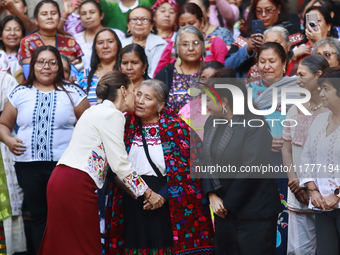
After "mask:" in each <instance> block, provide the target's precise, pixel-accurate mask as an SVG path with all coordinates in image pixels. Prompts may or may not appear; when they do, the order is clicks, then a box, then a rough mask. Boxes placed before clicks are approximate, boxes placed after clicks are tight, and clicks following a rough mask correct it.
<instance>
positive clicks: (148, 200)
mask: <svg viewBox="0 0 340 255" xmlns="http://www.w3.org/2000/svg"><path fill="white" fill-rule="evenodd" d="M150 194H151V196H150ZM144 196H145V200H144V206H143V208H144V210H155V209H157V208H160V207H162V206H163V204H164V203H165V201H166V199H165V198H164V197H162V196H161V195H159V194H158V193H156V192H154V191H152V190H151V189H150V188H148V189H147V190H146V191H145V193H144Z"/></svg>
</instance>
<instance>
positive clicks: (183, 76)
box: [155, 5, 206, 113]
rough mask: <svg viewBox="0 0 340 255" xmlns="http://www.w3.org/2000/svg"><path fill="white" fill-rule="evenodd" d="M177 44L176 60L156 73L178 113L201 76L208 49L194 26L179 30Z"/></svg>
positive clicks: (171, 105) (187, 101)
mask: <svg viewBox="0 0 340 255" xmlns="http://www.w3.org/2000/svg"><path fill="white" fill-rule="evenodd" d="M196 6H197V5H196ZM197 7H198V6H197ZM198 8H199V7H198ZM175 45H176V55H177V60H176V62H174V63H172V64H169V65H167V66H165V67H164V68H163V69H162V70H161V71H159V72H158V73H157V74H156V76H155V79H158V80H160V81H163V82H164V83H165V84H166V85H167V87H168V89H169V94H170V95H169V103H170V107H171V108H172V109H173V110H174V111H175V112H176V113H178V112H179V111H180V109H181V108H182V107H183V106H185V105H186V104H187V103H189V101H190V99H191V96H190V95H189V93H188V89H189V88H190V87H191V86H194V85H195V83H196V81H195V80H196V79H197V78H199V71H200V70H201V67H202V66H203V64H204V62H203V59H204V58H205V56H206V51H205V47H204V38H203V35H202V33H201V31H200V30H199V29H198V28H196V27H194V26H186V27H183V28H181V29H180V30H178V32H177V37H176V44H175Z"/></svg>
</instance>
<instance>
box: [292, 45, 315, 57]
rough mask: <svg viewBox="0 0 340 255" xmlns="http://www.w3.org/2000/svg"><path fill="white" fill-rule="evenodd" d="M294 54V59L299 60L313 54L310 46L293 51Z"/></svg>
mask: <svg viewBox="0 0 340 255" xmlns="http://www.w3.org/2000/svg"><path fill="white" fill-rule="evenodd" d="M293 53H294V59H295V60H296V59H298V58H299V57H302V56H303V55H306V54H309V55H310V54H312V47H311V46H309V45H303V46H299V47H298V48H297V49H296V50H294V51H293Z"/></svg>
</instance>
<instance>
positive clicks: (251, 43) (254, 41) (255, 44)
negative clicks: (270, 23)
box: [247, 34, 263, 55]
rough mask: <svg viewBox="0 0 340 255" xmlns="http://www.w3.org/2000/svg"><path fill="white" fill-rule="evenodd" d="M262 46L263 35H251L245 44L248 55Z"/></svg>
mask: <svg viewBox="0 0 340 255" xmlns="http://www.w3.org/2000/svg"><path fill="white" fill-rule="evenodd" d="M262 44H263V35H262V34H252V35H251V36H250V38H249V40H248V43H247V52H248V54H249V55H251V54H252V53H253V51H254V50H255V48H258V49H259V48H261V46H262Z"/></svg>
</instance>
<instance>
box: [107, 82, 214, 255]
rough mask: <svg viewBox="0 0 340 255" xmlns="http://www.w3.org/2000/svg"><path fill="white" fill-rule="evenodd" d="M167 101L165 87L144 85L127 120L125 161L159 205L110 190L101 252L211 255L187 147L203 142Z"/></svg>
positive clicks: (208, 222)
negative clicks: (102, 250) (140, 177)
mask: <svg viewBox="0 0 340 255" xmlns="http://www.w3.org/2000/svg"><path fill="white" fill-rule="evenodd" d="M167 100H168V89H167V87H166V85H165V84H164V83H162V82H160V81H158V80H147V81H144V82H142V84H141V86H140V88H139V90H138V92H137V96H136V111H135V113H134V114H129V115H127V117H126V124H125V145H126V150H127V151H128V153H129V156H128V159H129V161H130V162H131V164H132V166H133V168H134V169H135V170H136V171H138V173H140V174H141V175H142V178H143V179H144V180H145V181H146V183H147V184H148V185H149V187H150V188H151V189H152V192H153V193H155V194H156V195H157V197H158V199H159V201H158V203H157V204H156V205H151V204H150V203H148V202H147V201H145V199H138V200H135V199H133V198H131V197H129V196H128V195H127V194H125V193H122V192H121V190H119V189H118V188H115V189H114V190H112V193H111V195H110V196H109V200H108V201H109V202H108V211H107V220H106V226H107V229H106V236H107V238H106V252H105V254H146V255H154V254H187V253H188V254H189V253H190V254H214V247H213V239H212V236H213V229H212V222H211V218H210V213H209V208H208V206H207V203H206V198H205V197H204V195H203V193H202V188H201V181H200V180H199V179H193V178H192V177H191V175H190V169H192V168H193V165H191V163H193V162H194V161H195V160H194V156H195V154H194V153H192V154H191V155H190V151H191V150H190V147H192V146H193V144H192V143H193V141H196V143H197V145H198V146H197V147H201V143H200V142H198V141H197V140H196V139H197V135H196V134H193V133H192V132H190V129H189V127H188V125H187V124H186V123H185V122H184V121H183V120H182V119H181V118H180V117H179V116H178V115H177V114H176V113H175V112H174V111H173V110H171V108H170V107H168V106H167ZM141 132H143V133H141ZM190 137H191V139H190ZM143 138H144V139H145V141H144V142H143ZM143 143H145V145H143ZM146 148H147V149H146ZM146 151H147V152H146ZM147 155H149V159H148V156H147ZM190 156H191V157H192V161H190ZM152 165H153V166H152Z"/></svg>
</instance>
